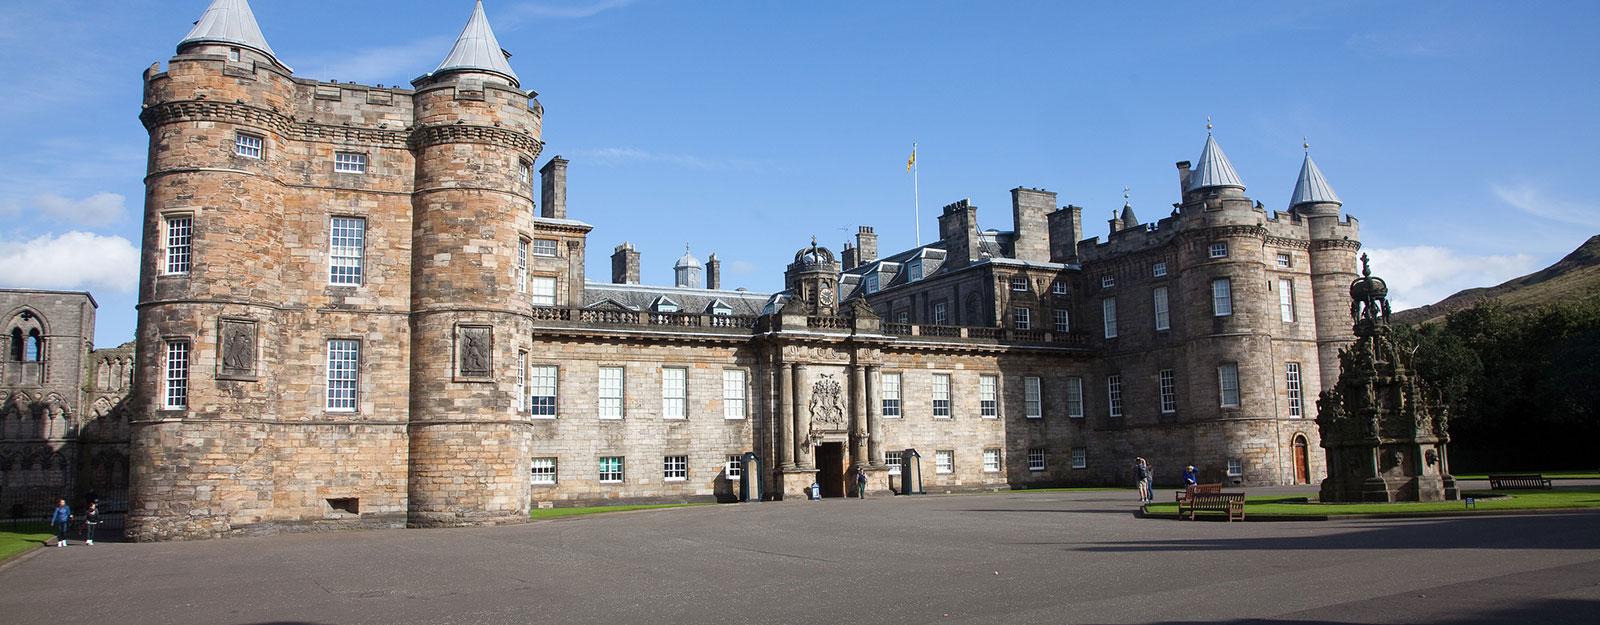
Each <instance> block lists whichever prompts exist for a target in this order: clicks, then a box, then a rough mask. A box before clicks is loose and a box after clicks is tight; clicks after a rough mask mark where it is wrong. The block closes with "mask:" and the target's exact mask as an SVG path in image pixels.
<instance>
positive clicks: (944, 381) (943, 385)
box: [933, 373, 955, 419]
mask: <svg viewBox="0 0 1600 625" xmlns="http://www.w3.org/2000/svg"><path fill="white" fill-rule="evenodd" d="M950 388H951V380H950V374H948V373H935V374H933V418H935V419H950V418H953V417H954V416H955V412H954V411H953V410H952V409H951V406H950ZM941 412H943V413H944V414H939V413H941Z"/></svg>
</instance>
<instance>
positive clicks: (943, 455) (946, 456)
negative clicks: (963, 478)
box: [933, 449, 956, 475]
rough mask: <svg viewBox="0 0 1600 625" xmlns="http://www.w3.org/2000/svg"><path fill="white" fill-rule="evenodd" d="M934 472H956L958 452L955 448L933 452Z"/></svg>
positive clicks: (945, 473)
mask: <svg viewBox="0 0 1600 625" xmlns="http://www.w3.org/2000/svg"><path fill="white" fill-rule="evenodd" d="M933 471H934V473H938V474H943V475H948V474H951V473H955V472H956V452H955V450H953V449H938V450H934V452H933Z"/></svg>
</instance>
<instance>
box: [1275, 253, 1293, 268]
mask: <svg viewBox="0 0 1600 625" xmlns="http://www.w3.org/2000/svg"><path fill="white" fill-rule="evenodd" d="M1278 266H1279V267H1282V268H1285V269H1287V268H1289V267H1293V266H1294V257H1293V256H1290V255H1289V254H1288V253H1286V252H1278Z"/></svg>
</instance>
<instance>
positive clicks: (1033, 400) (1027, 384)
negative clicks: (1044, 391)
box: [1022, 376, 1044, 419]
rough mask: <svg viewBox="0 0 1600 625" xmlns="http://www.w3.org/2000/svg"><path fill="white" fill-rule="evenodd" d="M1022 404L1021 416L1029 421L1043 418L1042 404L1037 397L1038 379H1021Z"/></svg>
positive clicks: (1030, 377)
mask: <svg viewBox="0 0 1600 625" xmlns="http://www.w3.org/2000/svg"><path fill="white" fill-rule="evenodd" d="M1022 404H1023V414H1024V415H1025V416H1026V417H1027V418H1029V419H1038V418H1040V417H1043V416H1044V402H1042V401H1041V400H1040V396H1039V378H1036V377H1032V376H1029V377H1025V378H1022Z"/></svg>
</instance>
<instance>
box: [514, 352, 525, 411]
mask: <svg viewBox="0 0 1600 625" xmlns="http://www.w3.org/2000/svg"><path fill="white" fill-rule="evenodd" d="M516 376H517V392H516V393H514V396H515V397H516V406H517V414H522V413H523V412H526V411H527V410H528V350H525V349H519V350H517V372H516Z"/></svg>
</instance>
